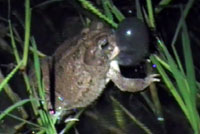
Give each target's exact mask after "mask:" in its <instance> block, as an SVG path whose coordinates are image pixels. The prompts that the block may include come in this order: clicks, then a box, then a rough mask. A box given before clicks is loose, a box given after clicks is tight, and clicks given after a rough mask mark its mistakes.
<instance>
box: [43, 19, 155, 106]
mask: <svg viewBox="0 0 200 134" xmlns="http://www.w3.org/2000/svg"><path fill="white" fill-rule="evenodd" d="M118 54H119V49H118V47H117V44H116V41H115V36H114V35H113V34H112V33H111V31H110V30H109V29H108V28H105V27H104V26H103V24H102V23H97V24H94V25H92V26H91V27H90V28H86V29H84V30H83V31H82V33H81V35H79V36H76V37H75V38H74V39H72V40H68V41H66V42H64V43H63V45H61V46H60V47H59V48H58V49H57V50H56V52H55V54H54V56H53V61H54V62H52V60H51V62H49V61H48V62H47V60H45V61H44V62H43V63H42V73H43V79H44V83H45V87H46V91H47V96H49V92H50V85H51V86H52V85H53V86H54V88H53V89H54V90H53V91H54V93H55V108H56V109H58V108H62V109H72V108H79V107H86V106H87V105H89V104H90V103H91V102H93V101H94V100H95V99H96V98H98V96H99V95H100V94H101V93H102V91H103V90H104V88H105V85H106V84H107V83H108V81H109V80H112V81H113V82H114V83H115V85H117V86H118V88H119V89H120V90H122V91H129V92H136V91H141V90H143V89H144V88H146V87H147V86H148V85H149V84H151V83H152V82H154V81H158V79H156V78H154V76H155V75H150V76H149V77H147V78H145V79H127V78H124V77H123V76H121V75H120V71H119V70H118V67H116V66H113V63H116V62H115V61H114V58H115V57H116V56H117V55H118ZM115 65H117V64H115ZM49 68H50V69H49ZM50 70H51V72H53V73H52V74H53V76H54V78H53V79H52V78H50V75H49V74H50V73H51V72H50ZM52 81H53V83H54V84H52V83H51V82H52ZM50 83H51V84H50ZM49 98H50V97H48V99H47V100H48V101H49V100H50V99H49ZM49 102H50V101H49ZM49 106H50V103H49Z"/></svg>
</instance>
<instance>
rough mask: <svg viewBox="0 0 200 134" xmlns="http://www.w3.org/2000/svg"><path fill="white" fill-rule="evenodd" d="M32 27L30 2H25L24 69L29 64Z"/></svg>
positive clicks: (28, 0)
mask: <svg viewBox="0 0 200 134" xmlns="http://www.w3.org/2000/svg"><path fill="white" fill-rule="evenodd" d="M30 26H31V9H30V0H25V36H24V54H23V66H22V68H23V69H24V68H25V67H26V65H27V62H28V52H29V40H30V30H31V28H30Z"/></svg>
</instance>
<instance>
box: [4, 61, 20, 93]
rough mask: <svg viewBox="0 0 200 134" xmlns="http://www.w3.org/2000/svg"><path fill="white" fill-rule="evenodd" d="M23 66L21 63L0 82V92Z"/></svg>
mask: <svg viewBox="0 0 200 134" xmlns="http://www.w3.org/2000/svg"><path fill="white" fill-rule="evenodd" d="M22 65H23V62H22V61H21V62H20V63H19V64H18V65H17V66H16V67H15V68H14V69H13V70H12V71H11V72H10V73H9V74H8V75H7V76H6V78H5V79H4V80H3V81H2V82H1V84H0V92H1V91H2V89H3V87H4V86H5V85H6V84H7V83H8V82H9V80H10V79H11V78H12V77H13V75H15V73H16V72H17V71H18V70H19V68H20V67H21V66H22Z"/></svg>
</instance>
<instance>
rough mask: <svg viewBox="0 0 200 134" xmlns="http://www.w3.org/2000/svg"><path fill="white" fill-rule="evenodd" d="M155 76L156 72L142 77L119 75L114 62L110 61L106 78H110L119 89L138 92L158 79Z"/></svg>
mask: <svg viewBox="0 0 200 134" xmlns="http://www.w3.org/2000/svg"><path fill="white" fill-rule="evenodd" d="M157 76H158V74H152V75H149V76H147V77H146V78H144V79H131V78H125V77H123V76H122V75H121V73H120V71H119V69H118V64H116V62H113V63H111V67H110V70H109V72H108V78H110V79H111V80H112V81H113V82H114V83H115V85H116V86H117V87H118V88H119V89H120V90H121V91H127V92H138V91H142V90H144V89H145V88H146V87H148V86H149V85H150V84H151V83H153V82H159V81H160V79H158V78H156V77H157Z"/></svg>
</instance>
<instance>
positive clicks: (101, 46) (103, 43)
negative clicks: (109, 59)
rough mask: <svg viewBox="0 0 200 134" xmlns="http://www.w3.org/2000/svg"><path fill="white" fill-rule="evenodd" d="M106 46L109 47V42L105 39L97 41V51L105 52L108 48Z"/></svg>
mask: <svg viewBox="0 0 200 134" xmlns="http://www.w3.org/2000/svg"><path fill="white" fill-rule="evenodd" d="M108 46H109V42H108V40H107V38H102V39H100V40H99V41H98V47H99V49H101V50H105V49H107V48H108Z"/></svg>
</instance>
